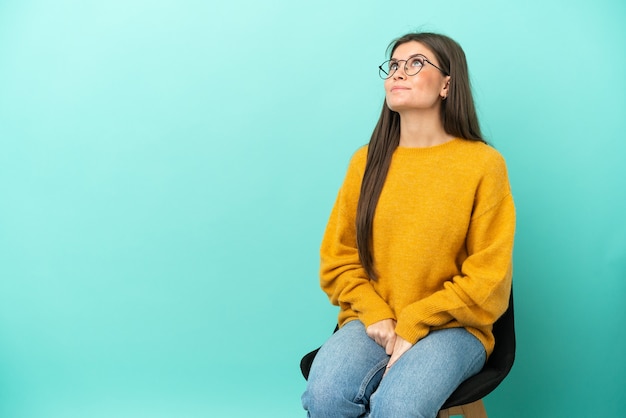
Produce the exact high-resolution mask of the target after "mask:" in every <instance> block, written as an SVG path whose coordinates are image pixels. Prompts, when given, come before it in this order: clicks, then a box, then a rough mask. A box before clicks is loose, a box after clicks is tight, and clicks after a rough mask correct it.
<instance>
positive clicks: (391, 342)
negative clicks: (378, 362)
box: [385, 334, 396, 355]
mask: <svg viewBox="0 0 626 418" xmlns="http://www.w3.org/2000/svg"><path fill="white" fill-rule="evenodd" d="M395 346H396V335H395V334H393V335H392V336H391V337H389V339H388V340H387V344H385V352H386V353H387V355H392V354H393V352H394V350H395Z"/></svg>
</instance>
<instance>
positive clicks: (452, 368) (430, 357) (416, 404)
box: [302, 320, 486, 418]
mask: <svg viewBox="0 0 626 418" xmlns="http://www.w3.org/2000/svg"><path fill="white" fill-rule="evenodd" d="M485 358H486V354H485V349H484V347H483V345H482V344H481V343H480V341H479V340H478V339H477V338H476V337H474V336H473V335H472V334H470V333H469V332H467V331H466V330H465V329H464V328H451V329H445V330H439V331H433V332H431V333H430V334H429V335H428V336H427V337H425V338H424V339H422V340H420V341H418V342H417V344H415V345H414V346H413V347H411V348H410V349H409V350H408V351H407V352H406V353H404V354H403V355H402V357H400V358H399V359H398V361H397V362H396V363H395V364H394V365H393V367H391V368H390V369H389V372H388V373H387V375H386V376H385V378H384V379H383V373H384V371H385V366H386V365H387V362H388V360H389V356H388V355H387V354H386V353H385V349H384V348H382V347H381V346H379V345H378V344H376V342H375V341H374V340H372V339H371V338H370V337H368V336H367V334H366V333H365V327H364V326H363V324H362V323H361V322H360V321H357V320H354V321H350V322H348V323H347V324H345V325H344V326H343V327H342V328H341V329H339V330H338V331H337V332H336V333H334V334H333V335H332V336H331V337H330V339H329V340H328V341H327V342H326V343H325V344H324V345H323V346H322V348H321V349H320V351H319V352H318V354H317V356H316V357H315V360H314V361H313V365H312V366H311V372H310V374H309V379H308V383H307V388H306V391H305V392H304V394H303V395H302V406H303V407H304V409H305V410H306V411H307V412H308V414H307V416H308V417H312V418H318V417H319V418H333V417H338V418H339V417H341V418H348V417H354V418H357V417H370V418H390V417H393V418H404V417H420V418H434V417H436V415H437V413H438V412H439V409H440V408H441V406H442V405H443V403H444V402H445V401H446V399H448V397H449V396H450V395H451V394H452V392H454V390H455V389H456V388H457V387H458V386H459V385H460V384H461V383H462V382H463V381H464V380H465V379H467V378H469V377H471V376H473V375H474V374H476V373H478V372H479V371H480V369H481V368H482V367H483V365H484V364H485Z"/></svg>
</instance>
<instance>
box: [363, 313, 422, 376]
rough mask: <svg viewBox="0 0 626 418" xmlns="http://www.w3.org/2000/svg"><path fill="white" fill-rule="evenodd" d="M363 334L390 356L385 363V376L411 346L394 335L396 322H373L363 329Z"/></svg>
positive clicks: (388, 320)
mask: <svg viewBox="0 0 626 418" xmlns="http://www.w3.org/2000/svg"><path fill="white" fill-rule="evenodd" d="M365 332H366V333H367V335H368V336H369V337H370V338H371V339H373V340H374V341H376V343H377V344H378V345H380V346H381V347H383V348H384V349H385V352H386V353H387V354H388V355H390V356H391V357H390V358H389V362H388V363H387V369H386V370H385V374H387V371H389V369H390V368H391V367H392V366H393V365H394V363H395V362H396V361H398V359H399V358H400V356H402V354H404V353H406V352H407V351H408V350H409V348H411V347H412V346H413V344H411V343H410V342H408V341H407V340H405V339H404V338H402V337H400V336H399V335H397V334H396V321H395V320H393V319H383V320H382V321H378V322H374V323H373V324H372V325H370V326H368V327H367V328H366V329H365ZM383 376H384V375H383Z"/></svg>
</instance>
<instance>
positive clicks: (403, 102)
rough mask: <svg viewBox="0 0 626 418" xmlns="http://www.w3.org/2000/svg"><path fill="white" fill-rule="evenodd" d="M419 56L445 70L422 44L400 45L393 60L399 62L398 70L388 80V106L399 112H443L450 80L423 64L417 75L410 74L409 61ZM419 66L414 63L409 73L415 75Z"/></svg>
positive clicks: (415, 42) (386, 91) (408, 43)
mask: <svg viewBox="0 0 626 418" xmlns="http://www.w3.org/2000/svg"><path fill="white" fill-rule="evenodd" d="M418 54H419V55H422V56H424V57H425V58H426V59H427V60H428V61H430V62H432V63H433V64H434V65H436V66H437V67H441V65H440V64H439V62H438V61H437V59H436V58H435V55H434V54H433V52H432V51H431V50H430V49H428V48H427V47H426V46H425V45H423V44H422V43H420V42H417V41H410V42H407V43H404V44H401V45H399V46H398V47H397V48H396V50H395V51H394V52H393V55H392V56H391V59H392V60H398V61H399V63H398V69H397V70H396V72H395V73H394V74H393V75H392V76H391V77H389V78H388V79H386V80H385V94H386V99H387V106H388V107H389V108H390V109H391V110H393V111H395V112H402V111H403V110H418V109H422V110H426V109H434V108H437V109H439V103H440V102H441V100H442V99H443V98H444V97H446V96H447V95H448V85H449V80H450V77H449V76H446V75H444V74H443V73H442V72H441V71H439V70H438V69H437V68H435V67H433V66H432V65H430V64H428V63H427V62H424V63H423V66H422V68H421V69H420V70H419V72H418V73H417V74H416V75H413V76H409V75H407V74H406V72H405V69H404V66H405V62H406V61H405V60H409V59H410V58H411V57H413V56H415V55H418ZM416 65H417V66H419V62H417V63H413V65H412V68H411V69H410V70H409V72H412V71H415V70H416V69H417V68H416Z"/></svg>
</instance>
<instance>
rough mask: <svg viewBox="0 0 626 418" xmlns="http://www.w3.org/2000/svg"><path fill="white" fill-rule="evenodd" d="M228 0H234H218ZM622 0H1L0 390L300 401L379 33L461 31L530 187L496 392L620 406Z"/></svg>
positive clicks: (496, 404)
mask: <svg viewBox="0 0 626 418" xmlns="http://www.w3.org/2000/svg"><path fill="white" fill-rule="evenodd" d="M216 3H217V4H216ZM625 21H626V3H624V2H623V1H620V0H613V1H611V0H594V1H586V2H582V1H565V0H562V1H556V0H554V1H553V0H527V1H523V2H521V1H518V2H498V1H494V0H480V1H478V0H477V1H471V2H470V1H462V0H451V1H447V2H434V1H433V2H387V1H357V0H349V1H330V0H322V1H317V2H302V1H292V0H275V1H265V2H257V1H253V0H234V1H229V2H213V1H211V2H208V1H207V2H204V1H199V0H197V1H193V0H158V1H154V0H152V1H148V0H132V1H128V0H124V1H122V0H108V1H79V0H57V1H44V0H41V1H36V0H21V1H17V0H15V1H9V0H2V1H0V146H1V148H0V416H2V417H9V418H23V417H24V418H25V417H28V418H31V417H37V418H39V417H41V418H57V417H64V418H66V417H72V418H73V417H77V418H78V417H81V418H83V417H151V418H152V417H157V418H158V417H194V418H195V417H251V416H255V417H273V418H276V417H297V416H302V412H301V410H300V402H299V397H300V393H301V392H302V390H303V389H304V380H303V379H302V377H301V376H300V372H299V369H298V362H299V359H300V357H301V355H302V354H304V353H305V352H307V351H308V350H310V349H312V348H315V347H316V346H317V345H319V344H320V343H321V342H322V341H323V340H324V339H325V338H326V337H327V336H328V334H329V333H330V332H331V331H332V328H333V324H334V320H335V315H336V310H335V309H334V308H333V307H331V306H330V304H329V303H328V302H327V300H326V298H325V296H324V295H323V294H322V292H321V291H320V290H319V287H318V282H317V268H318V247H319V242H320V239H321V235H322V232H323V229H324V226H325V223H326V220H327V217H328V214H329V212H330V209H331V205H332V203H333V201H334V198H335V195H336V192H337V188H338V187H339V185H340V182H341V180H342V178H343V175H344V171H345V168H346V165H347V162H348V159H349V157H350V155H351V154H352V152H353V151H354V150H355V149H356V148H358V147H359V146H360V145H362V144H364V143H366V142H367V141H368V139H369V135H370V133H371V130H372V128H373V126H374V124H375V121H376V118H377V116H378V112H379V109H380V105H381V103H382V98H383V92H382V87H381V81H380V80H379V79H378V76H377V70H376V67H377V65H378V64H379V63H380V62H382V61H383V60H384V59H385V55H384V53H385V48H386V47H387V44H388V42H389V41H390V40H391V39H392V38H394V37H396V36H399V35H402V34H403V33H405V32H407V31H412V30H416V29H425V30H435V31H440V32H443V33H445V34H448V35H450V36H452V37H453V38H455V39H457V40H458V41H459V42H460V43H461V44H462V46H463V47H464V49H465V51H466V53H467V56H468V60H469V65H470V69H471V75H472V80H473V83H474V88H475V94H476V99H477V104H478V108H479V112H480V117H481V121H482V124H483V128H484V131H485V133H486V134H487V137H488V139H489V140H490V141H491V142H492V143H493V144H494V145H495V146H496V147H497V148H498V149H499V150H500V152H501V153H502V154H503V155H504V156H505V158H506V159H507V162H508V165H509V170H510V177H511V182H512V186H513V189H514V194H515V199H516V203H517V208H518V216H519V220H518V234H517V240H516V248H515V268H516V274H515V279H514V280H515V296H516V316H517V330H518V332H517V335H518V344H519V345H518V356H517V362H516V365H515V367H514V369H513V371H512V372H511V374H510V376H509V378H508V379H507V380H506V381H505V382H504V383H503V384H502V385H501V386H500V388H499V389H498V390H497V391H496V392H494V393H493V394H492V395H490V396H489V397H488V398H487V399H486V405H487V409H488V412H489V416H490V417H494V418H498V417H507V418H511V417H523V418H529V417H530V418H536V417H597V416H610V415H612V416H621V415H622V414H623V413H624V411H625V410H626V401H625V397H624V388H625V387H626V379H625V377H624V376H625V375H626V367H625V361H624V354H625V353H626V336H625V333H624V323H626V305H625V303H624V301H625V296H626V285H625V279H626V221H625V220H624V213H626V187H625V184H624V183H625V180H624V179H626V168H625V165H624V162H625V157H626V142H625V141H624V139H623V138H624V132H625V131H626V95H625V94H624V93H625V91H626V81H625V80H626V77H625V76H626V54H625V53H624V51H625V50H626V26H625V25H624V22H625Z"/></svg>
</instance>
